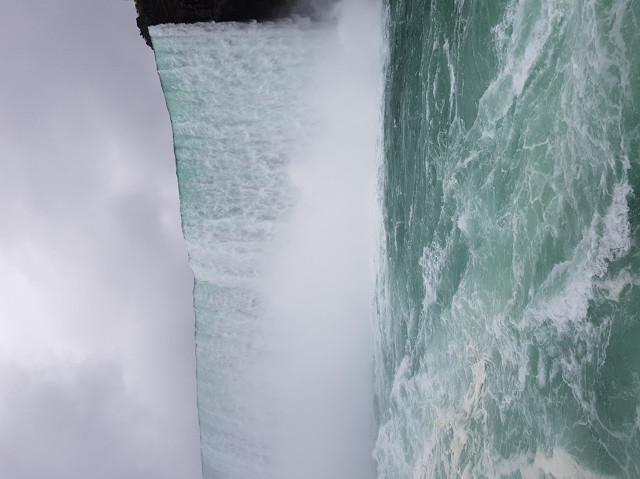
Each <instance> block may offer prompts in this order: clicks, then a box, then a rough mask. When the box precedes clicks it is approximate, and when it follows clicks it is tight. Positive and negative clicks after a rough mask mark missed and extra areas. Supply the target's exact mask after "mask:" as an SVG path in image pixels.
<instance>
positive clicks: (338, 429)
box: [152, 0, 381, 479]
mask: <svg viewBox="0 0 640 479" xmlns="http://www.w3.org/2000/svg"><path fill="white" fill-rule="evenodd" d="M335 13H336V15H335V16H336V17H337V21H336V22H330V23H329V22H328V23H326V24H312V23H310V22H309V21H307V20H304V19H294V20H289V21H286V22H282V23H277V24H224V25H222V24H218V25H216V24H201V25H192V26H160V27H155V28H153V29H152V35H153V38H154V45H155V51H156V57H157V61H158V69H159V72H160V76H161V79H162V82H163V88H164V90H165V95H166V97H167V103H168V107H169V110H170V112H171V118H172V123H173V129H174V141H175V147H176V158H177V163H178V173H179V180H180V189H181V204H182V218H183V228H184V232H185V237H186V239H187V243H188V247H189V252H190V263H191V265H192V268H193V270H194V275H195V278H196V286H195V290H194V305H195V309H196V315H197V327H196V330H197V337H196V341H197V359H198V401H199V404H198V406H199V414H200V425H201V435H202V452H203V465H204V476H205V479H206V478H214V477H215V478H225V479H226V478H252V479H258V478H265V479H300V478H305V479H314V478H317V479H320V478H323V479H326V478H332V479H342V478H343V479H359V478H366V477H371V476H372V467H371V458H370V450H371V443H372V439H371V438H372V434H373V424H372V416H373V415H372V405H371V397H372V394H371V376H372V374H371V371H370V363H369V358H370V357H371V354H370V351H369V338H370V337H371V331H370V327H371V323H370V317H371V315H370V310H369V309H370V303H371V295H372V279H373V271H372V268H371V266H370V265H371V262H372V261H371V260H372V258H373V251H372V246H373V240H374V238H375V237H376V235H375V231H374V227H373V225H374V221H373V218H374V217H375V215H374V212H373V211H371V210H370V208H371V207H372V206H371V205H375V204H376V201H375V169H376V165H377V160H376V148H375V146H376V144H377V135H378V130H379V126H378V125H379V122H378V119H379V104H380V98H379V97H380V86H381V85H380V82H381V66H380V48H381V47H380V31H381V25H380V6H379V4H378V2H375V1H374V2H366V1H360V0H352V1H346V2H343V3H342V4H340V5H338V7H337V9H336V12H335Z"/></svg>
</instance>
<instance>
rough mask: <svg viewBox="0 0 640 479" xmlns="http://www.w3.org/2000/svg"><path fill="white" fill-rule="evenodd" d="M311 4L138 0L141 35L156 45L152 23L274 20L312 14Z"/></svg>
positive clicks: (259, 0) (276, 0)
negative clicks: (291, 15) (152, 32)
mask: <svg viewBox="0 0 640 479" xmlns="http://www.w3.org/2000/svg"><path fill="white" fill-rule="evenodd" d="M312 3H313V1H309V0H307V1H305V2H303V3H302V4H300V2H297V1H296V0H136V9H137V11H138V19H137V23H138V27H139V28H140V35H142V37H143V38H144V39H145V41H146V42H147V45H149V46H150V47H151V48H153V45H152V42H151V37H150V35H149V26H151V25H158V24H160V23H196V22H211V21H214V22H230V21H238V22H243V21H249V20H257V21H264V20H273V19H275V18H278V17H282V16H285V15H288V14H290V13H304V11H309V12H310V13H313V12H311V10H312V9H311V5H312ZM321 3H326V0H325V1H322V2H321ZM301 5H302V6H301ZM298 10H300V11H298Z"/></svg>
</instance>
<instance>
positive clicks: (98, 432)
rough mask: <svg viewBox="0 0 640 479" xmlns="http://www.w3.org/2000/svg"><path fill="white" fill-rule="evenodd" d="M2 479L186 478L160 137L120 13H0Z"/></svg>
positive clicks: (178, 283)
mask: <svg viewBox="0 0 640 479" xmlns="http://www.w3.org/2000/svg"><path fill="white" fill-rule="evenodd" d="M0 58H2V61H3V69H2V70H3V73H2V75H0V105H2V109H1V110H0V168H1V174H0V292H1V294H0V477H2V478H3V479H23V478H25V479H30V478H43V477H46V478H52V479H54V478H58V477H60V478H65V479H75V478H83V479H84V478H87V477H91V478H102V477H105V478H106V477H110V478H111V477H118V478H125V479H128V478H138V477H140V478H142V477H145V478H148V477H153V478H154V479H155V478H180V479H190V478H197V477H199V474H200V464H199V450H198V431H197V416H196V409H195V373H194V371H195V365H194V354H193V348H194V344H193V313H192V307H191V287H192V284H191V276H190V272H189V270H188V266H187V264H186V252H185V248H184V245H183V242H182V238H181V233H180V230H179V225H180V220H179V214H178V200H177V186H176V179H175V170H174V165H173V154H172V145H171V132H170V128H169V120H168V116H167V113H166V110H165V106H164V99H163V97H162V91H161V89H160V84H159V81H158V79H157V76H156V74H155V71H154V68H155V65H154V62H153V54H152V52H151V50H149V49H148V47H146V45H145V44H144V42H143V41H142V40H141V39H140V38H139V37H138V32H137V28H136V26H135V12H134V9H133V5H132V4H131V3H129V2H113V1H108V0H101V1H98V0H96V1H93V2H80V1H61V2H23V1H18V0H6V1H3V2H2V5H1V6H0Z"/></svg>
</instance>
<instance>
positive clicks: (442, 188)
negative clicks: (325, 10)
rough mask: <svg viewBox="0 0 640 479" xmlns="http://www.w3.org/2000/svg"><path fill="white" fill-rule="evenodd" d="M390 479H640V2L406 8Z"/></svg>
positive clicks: (391, 105) (386, 351) (391, 137)
mask: <svg viewBox="0 0 640 479" xmlns="http://www.w3.org/2000/svg"><path fill="white" fill-rule="evenodd" d="M387 41H388V53H387V67H386V73H385V74H386V86H385V100H384V146H383V148H384V160H383V164H382V166H381V180H380V181H381V196H382V200H381V201H382V209H383V219H382V221H383V226H384V238H383V240H382V245H381V258H382V259H381V261H380V271H379V274H378V295H377V299H376V305H377V311H378V314H377V318H376V333H375V336H376V337H375V371H376V372H375V381H376V384H375V388H376V397H375V399H376V416H377V420H378V424H379V428H378V432H377V439H376V445H375V449H374V457H375V459H376V461H377V464H378V471H379V477H380V478H388V479H404V478H414V477H415V478H423V477H424V478H431V477H438V478H439V477H487V478H496V477H513V478H519V477H523V478H524V477H555V478H564V477H567V478H569V477H576V478H585V477H626V478H637V477H640V251H639V248H638V238H639V236H640V235H639V233H640V230H639V223H640V205H639V202H640V200H639V198H638V196H637V191H638V187H639V186H640V164H639V163H640V2H639V1H637V0H608V1H605V0H601V1H590V0H573V1H569V0H514V1H491V2H489V1H480V0H456V1H453V0H432V1H429V0H389V2H388V5H387Z"/></svg>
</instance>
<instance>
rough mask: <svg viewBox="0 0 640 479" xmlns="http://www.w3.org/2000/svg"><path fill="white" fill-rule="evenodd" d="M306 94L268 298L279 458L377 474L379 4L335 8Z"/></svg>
mask: <svg viewBox="0 0 640 479" xmlns="http://www.w3.org/2000/svg"><path fill="white" fill-rule="evenodd" d="M333 16H334V17H335V18H336V21H337V28H336V29H335V30H332V31H331V32H330V35H329V39H328V41H327V43H326V45H325V46H324V47H323V49H322V52H321V54H320V58H319V62H318V64H317V65H316V70H315V71H314V73H313V81H312V82H311V84H310V85H309V86H308V89H307V90H306V92H305V94H304V98H303V102H304V103H305V104H306V106H307V111H308V114H309V116H310V117H312V118H315V119H316V123H315V124H314V126H313V128H312V133H311V134H310V135H309V136H308V137H306V138H301V140H302V141H301V143H300V144H299V150H298V154H297V155H296V156H295V158H294V159H293V161H292V163H291V165H290V179H291V183H292V184H293V187H294V198H295V199H294V204H295V206H294V210H293V212H292V214H291V216H290V218H289V219H288V221H287V222H286V225H285V227H284V228H283V231H282V233H281V235H280V237H279V238H278V241H277V247H276V252H275V254H274V256H273V258H272V265H271V267H270V268H269V272H268V274H267V275H266V282H265V296H266V298H267V300H268V302H269V303H270V305H271V307H272V308H273V316H274V317H275V318H276V330H277V331H276V335H275V337H276V338H277V339H276V341H278V342H279V343H280V344H279V345H278V347H277V348H276V349H279V350H281V351H283V353H284V358H285V359H284V361H283V362H282V364H283V366H282V369H283V370H282V371H278V370H276V371H275V372H276V374H278V375H279V379H276V381H277V382H279V383H280V384H278V388H279V390H280V394H282V397H281V398H280V400H281V403H280V404H279V405H278V409H279V414H278V416H279V421H280V425H279V427H278V440H277V441H276V443H277V447H276V451H277V452H276V460H277V462H278V466H277V469H278V470H279V474H280V476H279V477H282V478H284V479H296V478H305V479H325V478H328V477H331V478H333V479H343V478H344V479H360V478H369V477H374V472H373V471H374V467H373V464H372V460H371V449H372V443H373V439H372V431H373V410H372V384H371V378H372V371H371V357H372V355H371V351H370V348H371V344H370V338H371V336H372V332H371V327H372V324H371V316H372V314H371V306H372V295H373V281H374V270H373V256H374V247H375V244H376V242H375V240H376V238H377V232H376V204H377V200H376V169H377V165H378V159H377V158H378V156H377V155H378V148H377V145H378V136H379V130H380V121H379V120H380V98H381V80H382V67H381V56H382V54H381V51H382V50H381V48H382V47H381V29H382V27H381V5H380V3H379V2H377V1H374V2H367V1H361V0H353V1H345V2H342V3H339V4H337V5H336V6H335V8H334V10H333Z"/></svg>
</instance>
